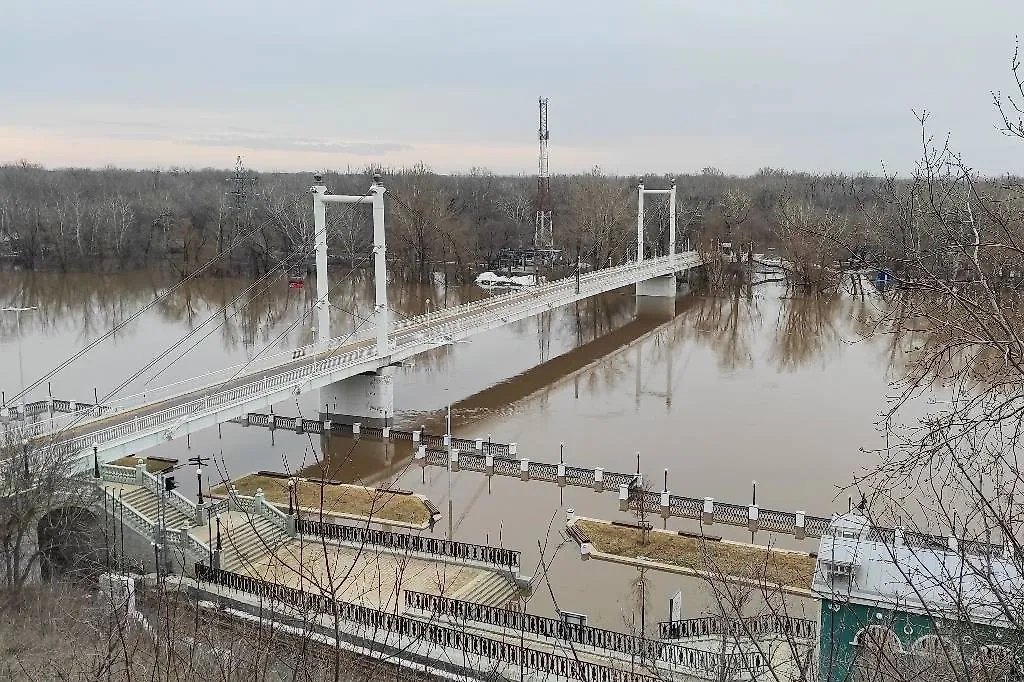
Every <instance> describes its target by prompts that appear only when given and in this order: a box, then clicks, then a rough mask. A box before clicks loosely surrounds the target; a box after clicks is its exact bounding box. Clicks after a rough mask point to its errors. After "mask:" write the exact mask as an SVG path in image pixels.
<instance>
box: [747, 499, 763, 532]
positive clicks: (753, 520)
mask: <svg viewBox="0 0 1024 682" xmlns="http://www.w3.org/2000/svg"><path fill="white" fill-rule="evenodd" d="M760 527H761V521H760V519H759V518H758V508H757V505H756V504H752V505H749V506H748V507H747V528H748V529H749V530H750V532H751V533H756V532H757V531H758V529H759V528H760Z"/></svg>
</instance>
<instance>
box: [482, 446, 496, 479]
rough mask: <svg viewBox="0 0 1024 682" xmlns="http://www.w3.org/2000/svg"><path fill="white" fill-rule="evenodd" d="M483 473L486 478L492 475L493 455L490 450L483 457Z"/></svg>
mask: <svg viewBox="0 0 1024 682" xmlns="http://www.w3.org/2000/svg"><path fill="white" fill-rule="evenodd" d="M484 472H485V473H486V474H487V475H488V476H493V475H494V455H492V454H491V451H490V450H488V451H487V454H485V455H484Z"/></svg>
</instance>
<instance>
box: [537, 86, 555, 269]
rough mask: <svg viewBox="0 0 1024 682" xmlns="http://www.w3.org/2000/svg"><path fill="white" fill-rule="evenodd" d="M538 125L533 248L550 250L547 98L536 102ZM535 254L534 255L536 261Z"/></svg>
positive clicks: (551, 236)
mask: <svg viewBox="0 0 1024 682" xmlns="http://www.w3.org/2000/svg"><path fill="white" fill-rule="evenodd" d="M538 105H539V113H540V125H539V126H538V127H537V139H538V141H539V142H540V155H539V157H538V160H537V218H536V224H535V227H534V232H533V248H534V250H537V249H550V248H552V247H553V246H554V238H553V234H552V230H551V172H550V168H549V166H548V162H549V157H548V138H549V137H550V134H549V133H548V98H547V97H541V98H540V99H539V100H538ZM536 256H537V254H536V253H534V258H535V259H536Z"/></svg>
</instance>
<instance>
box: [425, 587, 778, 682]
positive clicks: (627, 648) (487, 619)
mask: <svg viewBox="0 0 1024 682" xmlns="http://www.w3.org/2000/svg"><path fill="white" fill-rule="evenodd" d="M405 606H406V608H413V609H418V610H420V611H424V612H428V613H431V614H437V615H440V616H445V617H447V618H452V619H456V620H465V621H472V622H476V623H483V624H486V625H490V626H493V627H499V628H508V629H509V630H512V631H515V632H528V633H530V634H532V635H536V636H539V637H547V638H550V639H558V640H562V641H565V642H572V643H573V644H578V645H580V646H586V647H591V648H594V649H604V650H606V651H614V652H617V653H619V654H622V655H625V656H630V657H635V658H639V659H640V660H648V661H653V660H657V661H663V662H669V663H674V664H675V665H679V666H683V667H687V668H690V669H692V670H699V671H701V672H703V673H710V674H712V676H714V677H718V676H719V673H721V672H722V671H732V672H741V671H743V672H754V671H758V670H762V669H764V667H765V665H766V661H765V659H764V657H763V656H761V655H760V654H758V653H756V652H752V653H747V654H735V653H729V654H722V653H721V652H714V651H711V652H709V651H705V650H703V649H695V648H692V647H686V646H681V645H678V644H673V643H670V642H661V641H658V640H656V639H647V638H645V637H638V636H637V635H631V634H627V633H624V632H615V631H614V630H604V629H601V628H593V627H589V626H587V625H577V624H575V623H566V622H564V621H562V620H558V619H555V618H545V617H544V616H535V615H533V614H529V613H523V612H522V611H514V610H512V609H503V608H500V607H497V606H487V605H485V604H476V603H474V602H468V601H463V600H461V599H452V598H451V597H443V596H440V595H436V594H426V593H424V592H415V591H413V590H405Z"/></svg>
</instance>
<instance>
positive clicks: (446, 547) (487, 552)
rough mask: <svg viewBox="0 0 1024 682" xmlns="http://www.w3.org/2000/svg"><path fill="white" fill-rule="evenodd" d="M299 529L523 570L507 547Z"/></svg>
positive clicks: (321, 525) (324, 525)
mask: <svg viewBox="0 0 1024 682" xmlns="http://www.w3.org/2000/svg"><path fill="white" fill-rule="evenodd" d="M296 529H297V531H298V532H299V534H301V535H316V536H318V537H324V538H328V539H332V540H337V541H339V542H348V543H354V544H357V545H370V546H372V547H381V548H384V549H391V550H395V551H399V552H418V553H421V554H431V555H434V556H441V557H447V558H449V559H459V560H464V561H476V562H479V563H485V564H492V565H494V566H499V567H502V568H507V569H509V570H512V571H516V570H518V569H519V563H520V558H521V554H520V552H518V551H515V550H511V549H505V548H503V547H491V546H489V545H477V544H473V543H469V542H458V541H456V540H441V539H439V538H432V537H424V536H421V535H413V534H411V533H395V532H392V531H386V530H377V529H375V528H367V527H364V526H347V525H345V524H341V523H329V522H321V521H314V520H311V519H302V518H300V519H298V520H297V522H296Z"/></svg>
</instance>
